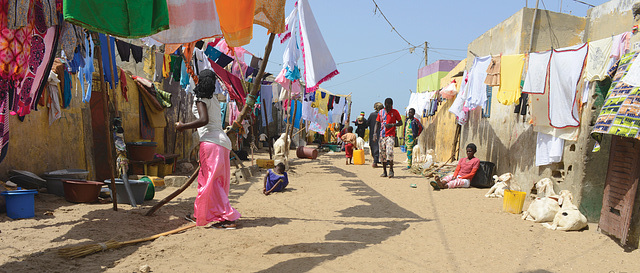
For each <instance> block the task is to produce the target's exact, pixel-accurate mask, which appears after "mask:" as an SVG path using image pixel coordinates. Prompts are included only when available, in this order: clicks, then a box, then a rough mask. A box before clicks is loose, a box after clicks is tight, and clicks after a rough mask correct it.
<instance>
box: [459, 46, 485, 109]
mask: <svg viewBox="0 0 640 273" xmlns="http://www.w3.org/2000/svg"><path fill="white" fill-rule="evenodd" d="M490 64H491V56H485V57H476V58H475V60H474V61H473V66H472V67H471V72H470V75H469V82H468V83H467V85H468V91H469V93H468V96H467V99H466V101H465V104H464V106H465V107H466V108H468V109H469V110H473V109H475V108H476V107H478V106H480V107H485V104H486V103H487V85H486V84H485V83H484V80H485V79H486V78H487V68H488V67H489V65H490Z"/></svg>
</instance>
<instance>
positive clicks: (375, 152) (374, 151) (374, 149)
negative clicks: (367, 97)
mask: <svg viewBox="0 0 640 273" xmlns="http://www.w3.org/2000/svg"><path fill="white" fill-rule="evenodd" d="M382 108H384V106H383V105H382V103H381V102H376V103H375V104H373V110H374V111H373V112H371V114H369V118H368V119H367V123H369V150H370V151H371V157H373V164H371V167H374V168H377V167H378V163H379V162H380V151H379V149H378V148H379V147H378V141H374V140H373V139H374V136H376V135H380V128H379V127H378V128H376V123H377V121H376V120H377V119H378V112H379V111H380V110H382ZM376 130H377V131H376Z"/></svg>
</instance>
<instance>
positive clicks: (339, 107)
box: [332, 96, 347, 123]
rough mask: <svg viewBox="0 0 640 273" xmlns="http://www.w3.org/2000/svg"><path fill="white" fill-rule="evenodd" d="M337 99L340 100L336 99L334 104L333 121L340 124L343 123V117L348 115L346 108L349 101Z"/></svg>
mask: <svg viewBox="0 0 640 273" xmlns="http://www.w3.org/2000/svg"><path fill="white" fill-rule="evenodd" d="M336 98H339V97H337V96H335V97H334V102H335V104H334V105H333V117H332V118H333V120H334V121H335V122H340V123H342V115H344V114H346V111H345V108H346V106H347V100H346V99H342V100H340V99H338V100H337V101H336Z"/></svg>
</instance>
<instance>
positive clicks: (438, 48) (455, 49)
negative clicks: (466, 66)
mask: <svg viewBox="0 0 640 273" xmlns="http://www.w3.org/2000/svg"><path fill="white" fill-rule="evenodd" d="M429 49H436V50H451V51H464V52H467V50H466V49H457V48H442V47H429Z"/></svg>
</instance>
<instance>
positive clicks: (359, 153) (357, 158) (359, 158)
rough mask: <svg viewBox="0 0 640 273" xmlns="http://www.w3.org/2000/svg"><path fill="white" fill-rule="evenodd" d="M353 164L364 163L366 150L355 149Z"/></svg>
mask: <svg viewBox="0 0 640 273" xmlns="http://www.w3.org/2000/svg"><path fill="white" fill-rule="evenodd" d="M353 164H355V165H364V150H353Z"/></svg>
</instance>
